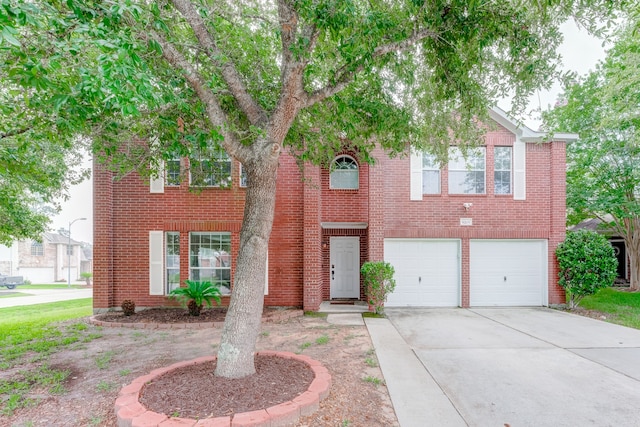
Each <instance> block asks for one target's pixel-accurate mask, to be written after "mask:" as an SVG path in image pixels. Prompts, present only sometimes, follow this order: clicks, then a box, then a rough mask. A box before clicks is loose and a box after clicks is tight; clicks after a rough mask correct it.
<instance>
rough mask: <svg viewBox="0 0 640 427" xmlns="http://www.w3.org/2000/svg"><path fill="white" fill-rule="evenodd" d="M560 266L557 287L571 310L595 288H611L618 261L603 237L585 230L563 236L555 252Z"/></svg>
mask: <svg viewBox="0 0 640 427" xmlns="http://www.w3.org/2000/svg"><path fill="white" fill-rule="evenodd" d="M556 258H558V263H559V266H560V273H559V280H558V284H559V285H560V286H562V287H563V288H564V290H565V291H566V292H567V296H568V298H569V307H570V308H575V307H577V306H578V304H579V303H580V300H581V299H582V298H583V297H585V296H587V295H591V294H594V293H595V292H596V291H597V290H598V289H600V288H605V287H607V286H611V285H613V282H614V280H615V279H616V275H617V268H618V260H617V259H616V256H615V253H614V251H613V246H611V244H610V243H609V241H608V240H607V239H606V237H604V236H602V235H600V234H598V233H595V232H593V231H588V230H579V231H574V232H570V233H568V234H567V237H566V239H565V240H564V242H562V243H560V245H558V248H557V249H556Z"/></svg>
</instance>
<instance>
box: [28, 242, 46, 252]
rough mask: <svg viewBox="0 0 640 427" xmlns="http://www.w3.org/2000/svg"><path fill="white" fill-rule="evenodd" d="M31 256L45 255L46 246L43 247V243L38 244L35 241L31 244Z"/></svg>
mask: <svg viewBox="0 0 640 427" xmlns="http://www.w3.org/2000/svg"><path fill="white" fill-rule="evenodd" d="M31 255H33V256H43V255H44V246H43V245H42V242H36V241H35V240H34V241H33V242H31Z"/></svg>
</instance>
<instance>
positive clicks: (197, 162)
mask: <svg viewBox="0 0 640 427" xmlns="http://www.w3.org/2000/svg"><path fill="white" fill-rule="evenodd" d="M189 163H190V169H189V176H190V182H191V185H193V186H196V187H228V186H229V185H230V184H231V158H230V157H229V155H227V153H226V152H225V151H224V150H223V149H222V148H220V147H217V148H212V149H210V150H209V151H208V153H200V154H198V155H197V156H194V157H192V158H191V159H189Z"/></svg>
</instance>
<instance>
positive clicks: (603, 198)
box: [545, 23, 640, 289]
mask: <svg viewBox="0 0 640 427" xmlns="http://www.w3.org/2000/svg"><path fill="white" fill-rule="evenodd" d="M636 31H637V26H636V24H635V23H631V24H628V25H626V26H625V27H624V29H623V30H622V31H621V32H620V34H619V38H618V39H617V41H616V42H615V44H614V45H613V46H612V47H611V49H609V51H608V52H607V56H606V58H605V60H604V61H601V62H600V63H599V64H598V66H597V68H596V69H595V70H594V71H593V72H591V73H589V74H588V75H586V76H585V77H583V78H579V79H577V80H576V81H575V82H574V83H572V84H570V85H568V86H567V87H566V89H565V91H564V94H563V95H562V98H561V100H560V101H559V105H558V106H557V107H555V108H554V109H553V110H552V111H550V112H548V113H547V114H546V115H545V120H546V123H547V126H549V127H551V128H553V129H563V130H564V131H570V132H576V133H578V134H579V135H580V139H579V140H578V141H577V142H576V143H574V144H571V145H569V147H568V149H567V157H568V165H569V167H568V171H567V207H568V210H569V215H568V221H569V224H570V225H571V224H577V223H579V222H580V221H582V220H584V219H587V218H600V219H601V220H602V222H603V224H602V226H603V229H605V230H608V232H609V234H615V235H619V236H622V237H623V238H624V240H625V243H626V246H627V249H628V255H629V257H630V261H631V274H630V277H631V286H632V287H633V288H635V289H637V288H638V286H639V285H640V284H639V283H638V280H639V279H640V276H639V272H638V269H639V268H640V261H638V257H639V256H640V167H639V165H640V75H639V74H638V69H640V39H638V36H637V33H636Z"/></svg>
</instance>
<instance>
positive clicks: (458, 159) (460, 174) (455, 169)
mask: <svg viewBox="0 0 640 427" xmlns="http://www.w3.org/2000/svg"><path fill="white" fill-rule="evenodd" d="M485 168H486V167H485V148H484V147H478V148H470V149H469V150H467V156H466V158H465V156H464V155H463V154H462V151H460V149H459V148H458V147H450V148H449V194H485Z"/></svg>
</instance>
